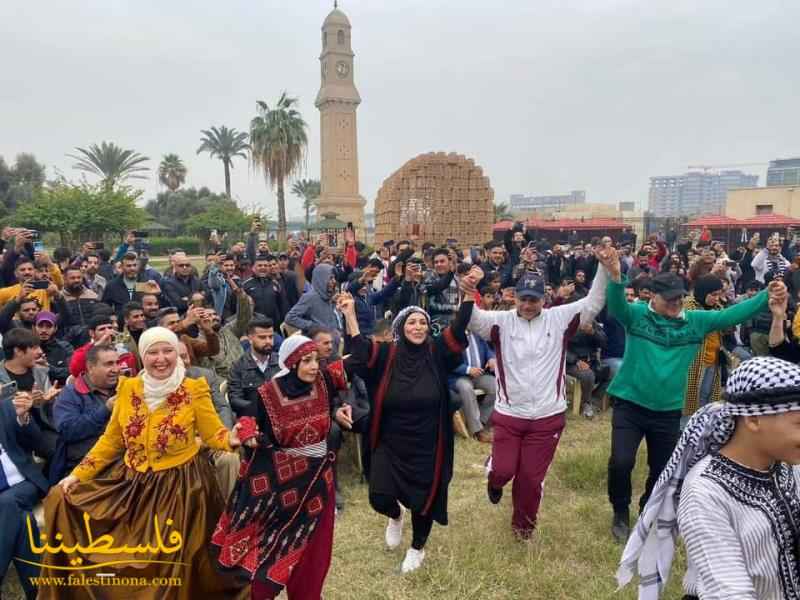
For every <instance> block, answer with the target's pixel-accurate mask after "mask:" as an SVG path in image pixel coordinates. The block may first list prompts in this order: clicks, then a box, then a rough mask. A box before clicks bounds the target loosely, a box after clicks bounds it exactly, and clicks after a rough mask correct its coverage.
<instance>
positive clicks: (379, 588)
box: [3, 414, 684, 600]
mask: <svg viewBox="0 0 800 600" xmlns="http://www.w3.org/2000/svg"><path fill="white" fill-rule="evenodd" d="M609 434H610V418H609V415H608V414H606V415H604V416H603V417H601V418H599V419H597V420H595V421H592V422H587V421H585V420H583V419H582V418H570V420H569V422H568V424H567V429H566V431H565V433H564V436H563V438H562V441H561V444H560V446H559V449H558V452H557V453H556V460H555V462H554V464H553V467H552V468H551V470H550V473H549V475H548V478H547V481H546V487H545V497H544V500H543V502H542V510H541V514H540V520H539V525H540V527H539V533H538V537H537V538H536V540H535V541H534V542H532V543H529V544H521V543H519V542H517V541H515V540H514V538H513V536H512V534H511V532H510V527H509V521H510V516H511V506H510V495H511V494H510V489H509V490H507V491H506V495H505V496H504V498H503V500H502V502H501V503H500V505H499V506H493V505H491V504H489V501H488V500H487V499H486V494H485V481H486V479H485V477H484V473H483V466H482V465H483V461H484V459H485V457H486V455H487V452H488V446H486V445H484V444H478V443H477V442H472V441H469V442H467V441H465V440H458V442H457V446H456V471H455V477H454V479H453V482H452V484H451V486H450V525H449V526H448V527H439V526H438V525H434V529H433V532H432V533H431V537H430V539H429V541H428V545H427V547H426V558H425V563H424V565H423V567H422V568H421V569H420V570H419V571H417V572H416V573H413V574H411V575H405V576H404V575H401V574H400V563H401V562H402V559H403V555H404V553H405V550H406V548H407V547H408V544H410V538H411V531H410V525H407V529H406V531H405V532H404V538H403V545H402V546H401V547H400V548H399V549H398V550H396V551H389V550H386V548H385V546H384V542H383V534H384V527H385V525H386V521H385V519H384V518H383V517H381V516H379V515H377V514H375V513H374V512H373V511H372V510H371V509H370V507H369V504H368V502H367V488H366V485H364V484H361V483H360V482H359V481H358V478H357V476H356V473H355V469H354V466H353V459H352V456H353V455H352V448H353V446H354V444H352V443H351V442H352V439H349V440H348V446H347V447H346V448H345V450H344V451H343V453H342V456H341V462H340V472H341V476H342V479H343V487H344V492H345V496H346V499H347V505H346V509H345V511H344V512H343V513H342V514H340V516H339V519H338V521H337V523H336V533H335V536H336V537H335V545H334V557H333V564H332V565H331V570H330V573H329V575H328V579H327V584H326V589H325V599H326V600H354V599H358V600H362V599H363V600H367V599H369V600H373V599H374V600H433V599H436V600H445V599H452V600H467V599H484V598H485V599H491V600H512V599H514V600H517V599H525V600H580V599H587V600H600V599H604V598H619V599H621V600H631V599H633V598H635V597H636V590H635V586H629V588H627V589H626V590H624V591H623V592H620V593H619V594H616V593H615V588H616V585H615V580H614V577H613V575H614V572H615V570H616V565H617V561H618V559H619V555H620V553H621V550H622V548H621V546H619V545H617V544H615V543H614V542H613V540H612V538H611V534H610V532H609V528H610V521H611V509H610V506H609V504H608V500H607V498H606V464H607V461H608V454H609V447H610V437H609ZM638 465H639V466H638V468H637V470H636V473H635V480H634V491H635V492H637V491H638V492H640V490H641V489H642V487H643V482H644V475H645V471H646V467H645V465H646V457H645V455H644V450H642V452H641V453H640V456H639V460H638ZM683 568H684V567H683V559H682V556H680V555H679V558H678V560H677V561H676V568H675V569H674V571H673V577H672V579H671V581H670V587H669V590H668V593H667V594H666V595H665V596H664V598H665V600H674V599H678V598H680V597H681V593H680V579H681V577H682V576H683ZM9 579H11V578H9ZM8 583H9V582H7V585H6V586H5V590H4V592H7V591H8V588H9V586H8ZM6 597H9V598H17V597H21V595H20V596H16V595H8V596H7V595H6V593H4V594H3V598H6Z"/></svg>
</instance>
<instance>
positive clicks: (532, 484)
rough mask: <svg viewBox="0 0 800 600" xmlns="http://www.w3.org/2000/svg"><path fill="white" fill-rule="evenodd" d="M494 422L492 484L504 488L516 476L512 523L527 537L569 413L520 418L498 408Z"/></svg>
mask: <svg viewBox="0 0 800 600" xmlns="http://www.w3.org/2000/svg"><path fill="white" fill-rule="evenodd" d="M492 425H493V426H494V442H493V443H492V470H491V472H490V473H489V484H490V485H491V486H492V487H493V488H495V489H501V488H502V487H503V486H504V485H505V484H507V483H508V482H509V481H511V479H512V478H513V479H514V486H513V487H512V489H511V496H512V500H513V502H514V514H513V516H512V518H511V527H512V528H513V529H514V531H515V532H516V533H517V534H519V535H520V536H523V537H527V536H529V535H530V533H531V532H532V531H533V528H534V527H535V526H536V515H537V514H538V512H539V504H540V503H541V501H542V488H543V485H544V478H545V475H547V470H548V469H549V468H550V463H551V462H553V456H554V455H555V453H556V447H557V446H558V441H559V440H560V439H561V432H562V431H564V425H566V417H565V416H564V413H561V414H558V415H553V416H552V417H545V418H544V419H520V418H518V417H509V416H507V415H503V414H500V413H499V412H497V411H496V410H495V411H494V413H493V414H492Z"/></svg>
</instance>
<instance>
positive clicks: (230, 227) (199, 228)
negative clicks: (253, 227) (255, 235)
mask: <svg viewBox="0 0 800 600" xmlns="http://www.w3.org/2000/svg"><path fill="white" fill-rule="evenodd" d="M249 228H250V217H249V216H248V215H246V214H244V213H243V212H242V210H241V209H240V208H239V207H238V206H236V203H235V202H233V201H232V200H229V199H228V198H225V199H224V200H222V201H220V202H216V203H214V204H213V205H212V206H209V207H208V208H207V209H206V210H205V211H203V212H201V213H199V214H196V215H193V216H191V217H189V218H188V219H187V220H186V231H188V232H189V233H193V234H196V235H201V236H202V237H203V239H208V236H209V234H210V233H211V231H212V230H214V229H216V230H217V231H219V232H220V233H222V232H225V233H228V234H229V235H231V236H238V235H240V234H242V233H244V232H246V231H247V230H248V229H249Z"/></svg>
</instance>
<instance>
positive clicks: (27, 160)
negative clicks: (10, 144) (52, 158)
mask: <svg viewBox="0 0 800 600" xmlns="http://www.w3.org/2000/svg"><path fill="white" fill-rule="evenodd" d="M44 181H45V168H44V165H42V164H40V163H39V162H38V161H37V160H36V157H35V156H34V155H33V154H26V153H22V154H18V155H17V158H16V161H15V162H14V166H13V167H9V166H8V165H7V164H6V162H5V161H4V160H3V157H2V156H0V202H2V204H3V206H4V207H5V208H6V209H7V210H9V211H13V210H15V209H16V208H17V206H18V205H19V204H21V203H23V202H26V201H28V200H30V199H31V198H33V196H34V194H35V193H36V192H37V191H38V190H39V188H41V187H42V185H43V184H44ZM0 212H3V211H0Z"/></svg>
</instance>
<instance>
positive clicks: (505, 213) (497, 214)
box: [494, 202, 514, 222]
mask: <svg viewBox="0 0 800 600" xmlns="http://www.w3.org/2000/svg"><path fill="white" fill-rule="evenodd" d="M513 218H514V215H512V214H511V213H510V212H509V210H508V202H501V203H500V204H495V205H494V220H495V222H496V221H503V220H506V219H513Z"/></svg>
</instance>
